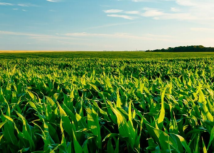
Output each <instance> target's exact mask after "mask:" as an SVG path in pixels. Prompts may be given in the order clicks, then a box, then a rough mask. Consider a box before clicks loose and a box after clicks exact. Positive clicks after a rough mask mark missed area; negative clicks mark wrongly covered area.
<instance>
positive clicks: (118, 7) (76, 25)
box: [0, 0, 214, 51]
mask: <svg viewBox="0 0 214 153" xmlns="http://www.w3.org/2000/svg"><path fill="white" fill-rule="evenodd" d="M213 14H214V1H213V0H0V21H1V22H0V50H101V51H102V50H147V49H157V48H167V47H174V46H183V45H204V46H208V47H209V46H214V35H213V34H214V28H213V27H214V26H213V25H214V16H213Z"/></svg>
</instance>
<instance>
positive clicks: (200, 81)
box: [0, 58, 214, 153]
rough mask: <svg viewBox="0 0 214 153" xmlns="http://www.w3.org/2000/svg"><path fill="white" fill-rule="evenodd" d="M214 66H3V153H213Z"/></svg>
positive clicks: (200, 62)
mask: <svg viewBox="0 0 214 153" xmlns="http://www.w3.org/2000/svg"><path fill="white" fill-rule="evenodd" d="M213 82H214V60H213V58H200V59H199V58H195V59H162V60H155V61H154V60H142V59H124V60H120V59H111V60H110V59H75V58H74V59H72V58H71V59H69V58H62V59H61V58H57V59H54V58H44V59H34V58H30V59H22V60H20V59H13V60H6V59H5V60H1V61H0V152H1V153H8V152H11V153H17V152H20V153H22V152H23V153H24V152H33V153H38V152H51V153H54V152H56V153H58V152H59V153H72V152H73V153H74V152H76V153H105V152H106V153H119V152H124V153H126V152H130V153H134V152H136V153H140V152H145V153H150V152H152V153H155V152H159V153H165V152H171V153H183V152H187V153H191V152H195V153H201V152H214V104H213V101H214V86H213Z"/></svg>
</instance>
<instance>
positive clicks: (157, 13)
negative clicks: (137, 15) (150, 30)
mask: <svg viewBox="0 0 214 153" xmlns="http://www.w3.org/2000/svg"><path fill="white" fill-rule="evenodd" d="M144 10H145V12H144V13H143V14H142V16H145V17H157V16H161V15H163V14H164V13H163V12H161V11H159V10H157V9H153V8H144Z"/></svg>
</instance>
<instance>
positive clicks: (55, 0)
mask: <svg viewBox="0 0 214 153" xmlns="http://www.w3.org/2000/svg"><path fill="white" fill-rule="evenodd" d="M47 1H48V2H59V1H60V0H47Z"/></svg>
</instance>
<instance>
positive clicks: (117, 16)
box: [107, 14, 135, 20]
mask: <svg viewBox="0 0 214 153" xmlns="http://www.w3.org/2000/svg"><path fill="white" fill-rule="evenodd" d="M107 16H109V17H116V18H123V19H128V20H133V19H135V17H132V16H128V15H118V14H108V15H107Z"/></svg>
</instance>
